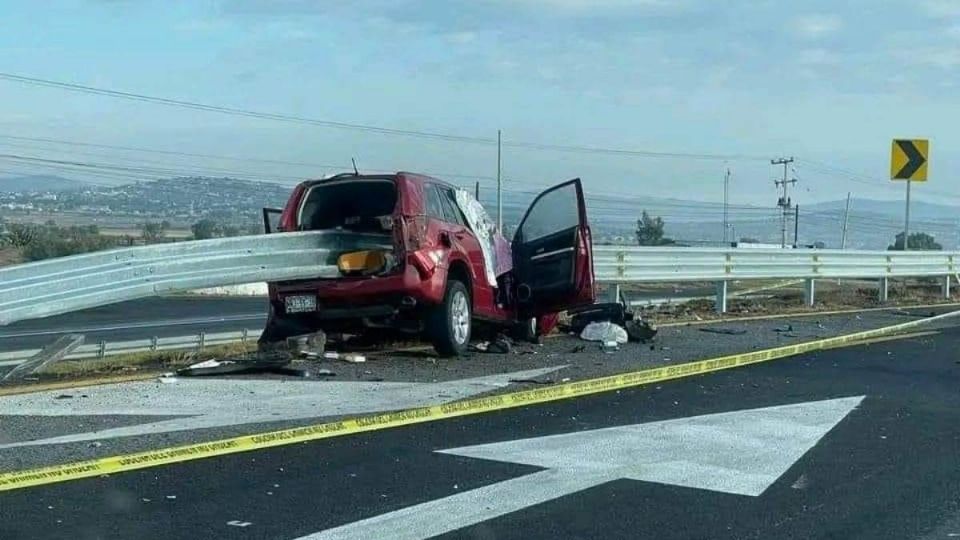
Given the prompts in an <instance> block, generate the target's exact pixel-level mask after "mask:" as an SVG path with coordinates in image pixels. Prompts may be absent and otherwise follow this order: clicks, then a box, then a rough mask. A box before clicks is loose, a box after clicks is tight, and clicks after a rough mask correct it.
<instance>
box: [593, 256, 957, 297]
mask: <svg viewBox="0 0 960 540" xmlns="http://www.w3.org/2000/svg"><path fill="white" fill-rule="evenodd" d="M593 253H594V263H593V265H594V272H595V275H596V279H597V282H599V283H608V284H613V285H617V286H619V285H620V284H625V283H655V282H660V283H670V282H681V281H712V282H714V283H716V287H717V293H716V302H715V306H716V310H717V311H718V312H720V313H724V312H725V311H726V310H727V296H728V294H727V285H728V283H729V282H730V281H733V280H744V279H801V280H803V281H804V288H803V298H804V303H806V304H807V305H810V306H812V305H813V304H814V291H815V283H816V280H817V279H839V278H866V279H877V280H879V287H878V289H879V299H880V301H886V300H887V291H888V286H889V283H888V282H889V279H890V278H896V277H901V278H902V277H940V278H942V279H943V282H942V291H943V293H944V297H947V298H949V296H950V281H951V276H957V279H958V280H960V276H958V275H957V268H956V265H955V261H956V260H957V259H958V258H960V253H958V252H944V251H906V252H904V251H853V250H836V249H823V250H821V249H810V250H804V249H736V248H733V249H728V248H661V247H627V246H594V248H593ZM616 294H617V296H618V297H619V291H617V292H616Z"/></svg>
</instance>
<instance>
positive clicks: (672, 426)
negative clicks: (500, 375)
mask: <svg viewBox="0 0 960 540" xmlns="http://www.w3.org/2000/svg"><path fill="white" fill-rule="evenodd" d="M958 350H960V328H950V329H947V330H944V331H943V332H941V333H940V334H937V335H936V336H935V337H934V338H930V337H929V336H927V337H925V338H922V339H920V338H916V339H914V338H908V339H904V340H901V341H892V342H885V343H877V344H872V345H864V346H857V347H850V348H846V349H836V350H830V351H822V352H819V353H815V354H809V355H804V356H799V357H795V358H791V359H785V360H779V361H775V362H772V363H769V364H761V365H754V366H750V367H747V368H742V369H736V370H730V371H726V372H718V373H714V374H709V375H704V376H698V377H692V378H689V379H684V380H680V381H675V382H670V383H664V384H662V385H659V386H656V387H650V386H648V387H640V388H637V389H630V390H622V391H619V392H609V393H605V394H600V395H596V396H593V397H588V398H580V399H575V400H568V401H562V402H556V403H550V404H543V405H536V406H530V407H525V408H521V409H514V410H507V411H502V412H497V413H489V414H484V415H478V416H471V417H464V418H459V419H452V420H445V421H440V422H433V423H428V424H420V425H414V426H408V427H404V428H398V429H393V430H385V431H377V432H372V433H367V434H361V435H355V436H350V437H343V438H337V439H330V440H325V441H316V442H312V443H305V444H296V445H291V446H285V447H279V448H275V449H271V450H263V451H257V452H251V453H243V454H234V455H229V456H224V457H220V458H213V459H207V460H202V461H196V462H188V463H183V464H179V465H172V466H167V467H162V468H152V469H147V470H143V471H136V472H130V473H124V474H118V475H114V476H110V477H104V478H95V479H88V480H80V481H75V482H69V483H64V484H53V485H49V486H44V487H38V488H31V489H25V490H19V491H13V492H8V493H4V494H0V538H5V539H6V538H10V539H20V538H71V539H74V538H257V539H259V538H277V539H293V538H301V537H307V538H313V539H321V538H350V537H364V538H426V537H431V536H435V535H437V534H442V536H439V537H440V538H450V539H454V538H470V539H474V538H476V539H493V538H496V539H514V538H515V539H540V538H542V539H554V538H584V539H586V538H630V539H633V538H658V539H659V538H870V539H877V538H890V539H903V538H924V539H927V538H949V537H955V536H957V535H960V495H958V493H960V467H957V464H958V459H960V458H958V455H960V452H958V451H960V393H958V392H957V387H958V383H960V365H958V357H957V352H956V351H958ZM652 423H653V424H652ZM543 437H548V438H543ZM478 445H479V446H478ZM441 451H442V452H441ZM405 509H406V510H405ZM324 531H326V532H324Z"/></svg>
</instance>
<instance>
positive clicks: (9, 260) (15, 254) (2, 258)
mask: <svg viewBox="0 0 960 540" xmlns="http://www.w3.org/2000/svg"><path fill="white" fill-rule="evenodd" d="M21 262H23V257H22V256H21V255H20V250H18V249H16V248H11V247H4V248H0V266H10V265H14V264H20V263H21Z"/></svg>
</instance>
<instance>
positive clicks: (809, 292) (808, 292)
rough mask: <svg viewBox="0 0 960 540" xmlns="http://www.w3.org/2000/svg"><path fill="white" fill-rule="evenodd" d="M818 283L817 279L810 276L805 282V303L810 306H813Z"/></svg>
mask: <svg viewBox="0 0 960 540" xmlns="http://www.w3.org/2000/svg"><path fill="white" fill-rule="evenodd" d="M816 283H817V280H815V279H813V278H810V279H808V280H806V281H805V282H804V283H803V303H804V304H805V305H807V306H809V307H813V303H814V292H815V291H816Z"/></svg>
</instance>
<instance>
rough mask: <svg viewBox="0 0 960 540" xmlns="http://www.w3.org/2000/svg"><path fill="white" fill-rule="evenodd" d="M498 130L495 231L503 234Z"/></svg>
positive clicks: (498, 132) (498, 138)
mask: <svg viewBox="0 0 960 540" xmlns="http://www.w3.org/2000/svg"><path fill="white" fill-rule="evenodd" d="M500 149H501V145H500V130H499V129H498V130H497V232H499V233H500V234H503V183H502V181H501V179H500Z"/></svg>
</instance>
